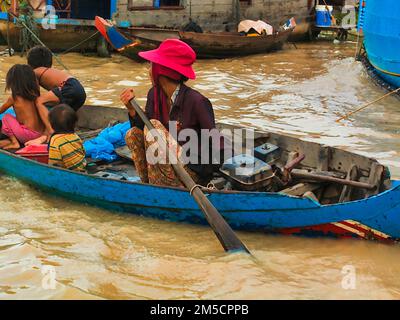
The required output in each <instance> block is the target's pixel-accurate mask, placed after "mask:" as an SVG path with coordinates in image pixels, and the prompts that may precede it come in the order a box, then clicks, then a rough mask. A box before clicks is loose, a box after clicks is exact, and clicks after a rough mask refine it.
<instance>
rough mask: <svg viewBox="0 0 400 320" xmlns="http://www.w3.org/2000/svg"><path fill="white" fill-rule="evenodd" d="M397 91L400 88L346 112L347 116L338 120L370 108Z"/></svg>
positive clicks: (399, 90) (338, 120)
mask: <svg viewBox="0 0 400 320" xmlns="http://www.w3.org/2000/svg"><path fill="white" fill-rule="evenodd" d="M397 92H400V88H397V89H396V90H393V91H391V92H389V93H387V94H385V95H383V96H382V97H380V98H378V99H376V100H374V101H372V102H368V103H367V104H365V105H363V106H362V107H360V108H358V109H357V110H355V111H352V112H350V113H348V114H346V115H345V116H343V117H341V118H339V119H337V120H336V122H340V121H342V120H344V119H347V118H349V117H350V116H352V115H353V114H355V113H357V112H359V111H361V110H364V109H366V108H368V107H369V106H371V105H373V104H375V103H377V102H379V101H381V100H383V99H385V98H387V97H389V96H391V95H393V94H395V93H397Z"/></svg>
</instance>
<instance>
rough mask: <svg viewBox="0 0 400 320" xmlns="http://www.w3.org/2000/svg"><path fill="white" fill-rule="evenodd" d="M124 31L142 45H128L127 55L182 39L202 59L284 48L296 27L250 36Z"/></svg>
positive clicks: (134, 29) (139, 30)
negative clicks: (167, 41)
mask: <svg viewBox="0 0 400 320" xmlns="http://www.w3.org/2000/svg"><path fill="white" fill-rule="evenodd" d="M120 31H121V33H123V34H124V35H125V36H129V37H131V38H132V40H139V42H140V44H139V45H137V46H135V47H131V48H128V49H127V50H125V51H124V54H126V55H128V56H130V57H133V58H134V57H136V55H137V53H138V51H143V50H149V49H155V48H157V47H158V46H159V45H160V43H161V42H162V41H164V40H165V39H180V40H182V41H184V42H186V43H187V44H189V45H190V46H191V47H192V48H193V49H194V50H195V51H196V53H197V56H198V57H199V58H227V57H238V56H246V55H251V54H258V53H267V52H271V51H276V50H280V49H282V46H283V44H284V43H285V42H287V40H288V38H289V36H290V35H291V33H292V31H293V30H292V29H290V30H285V31H281V32H277V33H275V34H273V35H266V36H257V37H247V36H242V35H240V34H239V33H233V32H215V33H213V32H204V33H196V32H184V31H179V30H169V29H157V28H139V27H130V28H128V29H127V30H125V29H120Z"/></svg>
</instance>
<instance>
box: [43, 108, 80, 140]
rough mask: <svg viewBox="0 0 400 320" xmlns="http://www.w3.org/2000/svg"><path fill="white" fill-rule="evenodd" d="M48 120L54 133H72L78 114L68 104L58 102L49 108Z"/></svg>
mask: <svg viewBox="0 0 400 320" xmlns="http://www.w3.org/2000/svg"><path fill="white" fill-rule="evenodd" d="M49 121H50V124H51V126H52V127H53V129H54V132H55V133H73V132H75V126H76V123H77V122H78V116H77V114H76V112H75V111H74V109H72V108H71V107H70V106H69V105H67V104H59V105H58V106H55V107H54V108H52V109H51V110H50V112H49Z"/></svg>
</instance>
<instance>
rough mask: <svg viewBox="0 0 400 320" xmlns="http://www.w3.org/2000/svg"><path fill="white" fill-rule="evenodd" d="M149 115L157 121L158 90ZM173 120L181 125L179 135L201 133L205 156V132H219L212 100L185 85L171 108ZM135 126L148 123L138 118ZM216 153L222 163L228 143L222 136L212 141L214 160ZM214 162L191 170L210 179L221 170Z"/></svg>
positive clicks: (149, 100)
mask: <svg viewBox="0 0 400 320" xmlns="http://www.w3.org/2000/svg"><path fill="white" fill-rule="evenodd" d="M145 113H146V115H147V117H148V118H149V119H156V117H155V112H154V88H152V89H150V91H149V93H148V95H147V103H146V108H145ZM160 117H161V115H160ZM156 120H159V121H161V122H162V123H165V121H163V120H164V119H156ZM169 120H170V121H175V122H176V123H177V127H178V128H177V131H178V134H179V132H180V131H181V130H184V129H192V130H194V131H195V132H196V133H197V137H198V150H200V152H202V151H201V150H203V151H204V149H202V148H204V146H205V143H204V141H202V139H201V130H202V129H208V130H212V129H215V116H214V110H213V107H212V104H211V102H210V100H208V99H207V98H206V97H204V96H203V95H202V94H201V93H199V92H198V91H196V90H194V89H192V88H189V87H188V86H186V85H184V84H182V85H181V88H180V90H179V93H178V96H177V98H176V99H175V103H174V104H173V105H172V107H171V112H170V119H169ZM131 125H132V127H138V128H140V129H143V128H144V123H143V121H142V120H141V119H140V118H139V116H138V115H136V116H135V118H134V119H131ZM167 130H169V128H167ZM169 131H170V130H169ZM174 138H176V137H174ZM178 143H179V144H180V145H184V144H185V143H187V141H178ZM212 149H215V150H217V151H219V152H218V156H220V159H223V157H222V155H223V149H224V140H223V138H222V136H219V137H218V139H212V143H209V149H208V152H209V155H210V156H211V155H212ZM197 159H198V162H199V163H200V159H201V154H198V155H197ZM214 160H215V159H214ZM211 161H212V160H211V159H210V161H209V162H210V163H209V164H193V163H190V164H189V165H188V166H189V168H190V169H192V170H193V171H195V172H196V173H197V174H199V175H200V176H201V177H203V178H204V179H207V178H210V177H211V175H212V172H213V171H215V170H216V169H218V168H219V166H220V165H219V164H217V165H216V164H214V165H213V164H212V162H211ZM219 162H223V160H220V161H219Z"/></svg>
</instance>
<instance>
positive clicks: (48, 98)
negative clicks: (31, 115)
mask: <svg viewBox="0 0 400 320" xmlns="http://www.w3.org/2000/svg"><path fill="white" fill-rule="evenodd" d="M49 102H54V103H60V99H59V98H58V97H57V96H56V95H55V94H54V93H53V92H51V91H49V92H47V93H45V94H43V95H41V96H40V97H39V98H38V99H37V100H36V108H37V110H38V113H39V116H40V118H41V119H42V121H43V123H44V125H45V127H46V131H45V133H46V135H48V136H50V135H51V134H52V133H53V128H52V127H51V124H50V121H49V110H48V109H47V107H46V103H49Z"/></svg>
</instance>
